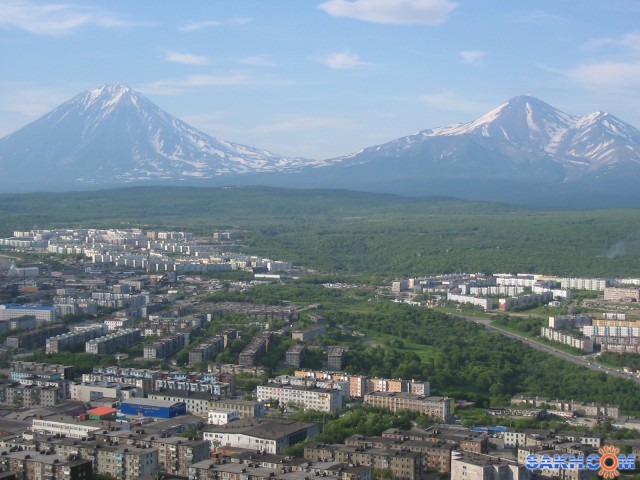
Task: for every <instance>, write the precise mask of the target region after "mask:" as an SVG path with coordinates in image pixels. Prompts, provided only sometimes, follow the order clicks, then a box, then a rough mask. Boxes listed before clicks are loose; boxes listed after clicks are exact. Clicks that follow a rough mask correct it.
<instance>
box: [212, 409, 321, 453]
mask: <svg viewBox="0 0 640 480" xmlns="http://www.w3.org/2000/svg"><path fill="white" fill-rule="evenodd" d="M317 432H318V427H317V426H316V425H313V424H311V423H302V422H294V421H293V420H274V419H251V418H243V419H240V420H236V421H235V422H231V423H227V424H226V425H209V426H207V427H205V430H204V433H203V438H204V439H205V440H208V441H209V442H211V447H212V448H214V449H215V448H218V447H220V446H230V447H239V448H247V449H251V450H254V451H265V452H266V453H277V454H280V453H282V451H283V449H284V448H285V447H288V446H290V445H294V444H296V443H298V442H301V441H303V440H305V439H306V438H308V437H311V436H313V435H315V434H316V433H317Z"/></svg>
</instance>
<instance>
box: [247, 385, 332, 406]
mask: <svg viewBox="0 0 640 480" xmlns="http://www.w3.org/2000/svg"><path fill="white" fill-rule="evenodd" d="M257 396H258V400H264V401H267V400H278V401H279V402H280V405H285V406H286V405H288V404H296V405H300V406H303V407H304V408H305V410H318V411H320V412H335V411H339V410H341V409H342V391H340V390H338V389H328V388H314V387H306V386H298V385H284V384H282V383H268V384H266V385H258V388H257Z"/></svg>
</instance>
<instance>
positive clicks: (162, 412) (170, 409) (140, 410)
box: [120, 398, 187, 418]
mask: <svg viewBox="0 0 640 480" xmlns="http://www.w3.org/2000/svg"><path fill="white" fill-rule="evenodd" d="M120 411H121V413H123V414H124V415H134V416H137V417H154V418H173V417H177V416H178V415H184V414H186V413H187V404H186V403H184V402H172V401H166V400H153V399H149V398H131V399H128V400H123V401H122V405H121V408H120Z"/></svg>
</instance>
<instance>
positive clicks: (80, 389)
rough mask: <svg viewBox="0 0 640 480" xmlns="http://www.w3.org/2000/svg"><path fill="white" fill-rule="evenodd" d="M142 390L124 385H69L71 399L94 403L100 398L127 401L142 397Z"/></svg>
mask: <svg viewBox="0 0 640 480" xmlns="http://www.w3.org/2000/svg"><path fill="white" fill-rule="evenodd" d="M143 393H144V391H143V389H142V388H141V387H136V386H134V385H127V384H124V383H115V382H112V383H108V382H81V383H73V384H71V399H73V400H80V401H82V402H95V401H98V400H100V399H102V398H113V399H117V400H127V399H130V398H138V397H142V396H143Z"/></svg>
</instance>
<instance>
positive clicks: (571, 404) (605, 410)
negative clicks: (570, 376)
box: [511, 395, 620, 418]
mask: <svg viewBox="0 0 640 480" xmlns="http://www.w3.org/2000/svg"><path fill="white" fill-rule="evenodd" d="M520 404H524V405H531V406H532V407H543V406H544V407H545V408H548V409H551V410H559V411H562V412H576V413H579V414H581V415H585V416H587V417H608V418H619V417H620V407H619V406H618V405H609V404H606V405H603V404H598V403H593V402H591V403H587V402H581V401H574V400H571V401H567V400H558V399H549V398H544V397H525V396H523V395H517V396H515V397H512V398H511V405H520Z"/></svg>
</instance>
